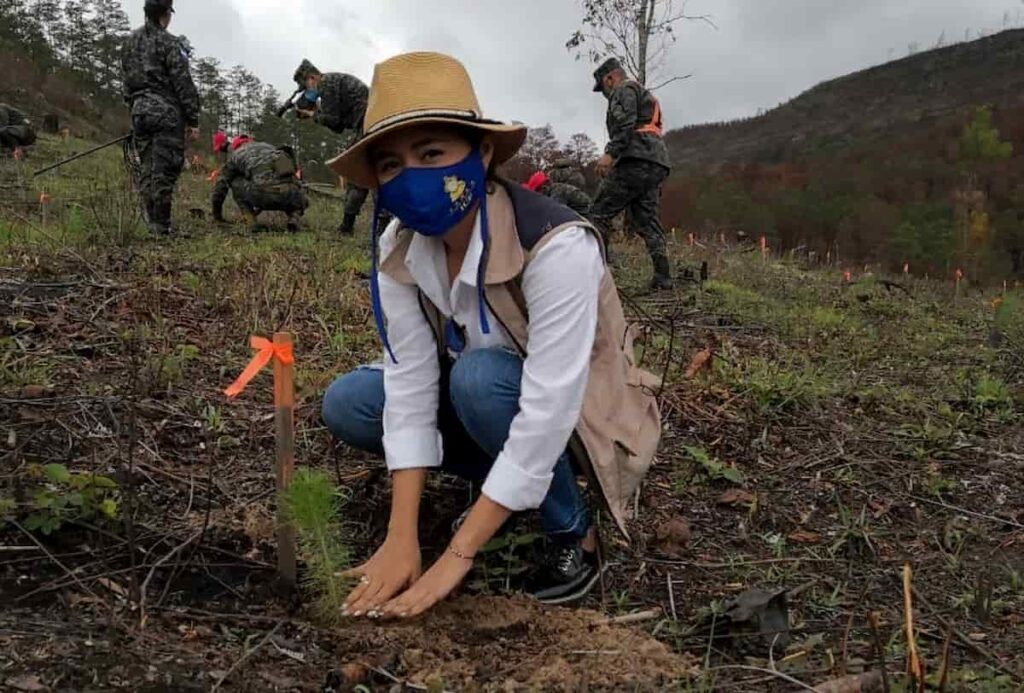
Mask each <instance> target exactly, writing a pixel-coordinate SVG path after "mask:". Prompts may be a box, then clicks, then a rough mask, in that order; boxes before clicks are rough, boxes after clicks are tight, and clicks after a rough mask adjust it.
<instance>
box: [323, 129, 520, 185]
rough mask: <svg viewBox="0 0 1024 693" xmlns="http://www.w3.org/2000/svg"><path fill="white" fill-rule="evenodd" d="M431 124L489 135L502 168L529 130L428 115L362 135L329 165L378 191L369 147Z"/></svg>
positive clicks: (345, 175) (347, 178)
mask: <svg viewBox="0 0 1024 693" xmlns="http://www.w3.org/2000/svg"><path fill="white" fill-rule="evenodd" d="M431 123H437V124H445V125H458V126H460V127H464V128H471V129H473V130H479V131H481V132H484V133H486V134H487V135H489V136H490V138H491V141H492V142H493V143H494V165H495V166H500V165H501V164H503V163H505V162H506V161H508V160H509V159H511V158H512V157H513V156H515V155H516V152H518V151H519V149H520V147H522V146H523V143H524V142H525V141H526V132H527V128H526V126H525V125H507V124H505V123H500V122H497V121H490V120H469V119H466V118H458V117H454V116H452V117H445V116H425V117H422V118H414V119H410V120H406V121H401V122H397V123H394V124H392V125H388V126H387V127H383V128H381V129H379V130H375V131H373V132H372V133H369V134H366V135H363V136H362V137H360V138H359V139H358V140H356V141H355V142H353V143H352V145H351V146H349V147H348V149H346V150H345V151H343V152H342V153H341V154H339V155H338V156H336V157H334V158H333V159H331V160H330V161H328V162H327V165H328V166H330V168H331V170H332V171H334V172H335V173H337V174H338V175H339V176H341V177H342V178H344V179H345V180H346V181H351V182H352V183H354V184H356V185H358V186H359V187H361V188H371V189H372V188H376V187H378V182H377V172H376V171H375V170H374V168H373V165H372V164H371V162H370V159H369V152H370V147H372V146H373V144H374V143H375V142H377V141H378V140H380V138H382V137H384V136H385V135H388V134H390V133H393V132H395V131H397V130H402V129H404V128H409V127H413V126H414V125H424V124H431Z"/></svg>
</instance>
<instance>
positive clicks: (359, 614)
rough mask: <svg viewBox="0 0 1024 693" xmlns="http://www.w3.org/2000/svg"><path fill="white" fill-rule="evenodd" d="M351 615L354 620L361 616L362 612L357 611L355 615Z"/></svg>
mask: <svg viewBox="0 0 1024 693" xmlns="http://www.w3.org/2000/svg"><path fill="white" fill-rule="evenodd" d="M352 615H353V616H355V617H356V618H359V617H360V616H362V615H363V612H362V611H357V612H355V613H354V614H352Z"/></svg>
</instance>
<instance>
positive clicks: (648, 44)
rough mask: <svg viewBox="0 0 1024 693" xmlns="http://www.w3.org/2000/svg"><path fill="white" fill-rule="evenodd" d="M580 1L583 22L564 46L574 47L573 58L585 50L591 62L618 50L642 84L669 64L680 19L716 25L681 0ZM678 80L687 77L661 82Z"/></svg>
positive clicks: (626, 64)
mask: <svg viewBox="0 0 1024 693" xmlns="http://www.w3.org/2000/svg"><path fill="white" fill-rule="evenodd" d="M579 2H580V5H581V7H582V8H583V11H584V14H583V19H582V27H581V28H580V29H579V30H577V31H576V32H574V33H573V35H572V36H571V37H570V39H569V40H568V41H567V42H566V48H568V49H569V50H570V51H575V52H576V56H577V58H579V57H580V56H581V54H586V55H587V56H588V57H590V58H591V60H593V61H594V62H597V61H599V60H600V59H601V58H602V57H605V56H607V55H609V54H611V55H618V57H619V58H620V59H621V60H622V63H623V67H625V68H626V70H627V71H628V72H629V73H631V74H632V76H633V77H635V78H636V79H637V81H639V82H640V83H642V84H647V83H648V82H652V81H657V76H658V74H659V73H660V72H661V71H662V70H664V69H665V68H666V67H667V65H668V62H669V61H668V58H669V48H670V47H671V46H672V44H674V43H675V42H676V39H677V36H676V31H675V27H676V25H677V24H678V23H680V22H702V23H705V24H708V25H709V26H711V27H713V28H715V29H717V28H718V27H717V25H716V24H715V23H714V21H713V20H712V19H711V15H707V14H689V13H687V11H686V9H687V5H688V3H687V2H685V0H683V1H681V0H579ZM584 44H590V46H589V47H585V46H584ZM688 76H689V75H687V77H688ZM679 79H686V77H673V78H672V79H670V80H667V81H663V82H661V83H660V84H659V86H665V85H666V84H670V83H672V82H674V81H677V80H679ZM656 88H657V87H656Z"/></svg>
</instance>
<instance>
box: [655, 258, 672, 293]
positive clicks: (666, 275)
mask: <svg viewBox="0 0 1024 693" xmlns="http://www.w3.org/2000/svg"><path fill="white" fill-rule="evenodd" d="M651 260H652V261H653V263H654V279H652V280H651V290H652V291H661V290H663V289H671V288H672V266H671V265H669V262H668V258H667V257H666V256H665V255H663V254H658V255H655V256H653V257H652V258H651Z"/></svg>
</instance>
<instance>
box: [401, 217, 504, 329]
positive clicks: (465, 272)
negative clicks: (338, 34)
mask: <svg viewBox="0 0 1024 693" xmlns="http://www.w3.org/2000/svg"><path fill="white" fill-rule="evenodd" d="M483 249H484V243H483V239H482V238H481V236H480V214H479V212H478V213H477V215H476V220H475V222H474V224H473V235H472V237H471V238H470V239H469V247H468V248H467V249H466V257H465V259H464V260H463V261H462V269H461V270H459V275H458V276H457V277H456V278H455V283H454V285H453V286H452V287H451V290H450V292H449V282H448V262H447V258H446V256H445V251H444V241H443V240H442V239H441V238H438V237H434V238H431V237H429V236H424V235H422V234H419V233H417V234H415V236H414V237H413V239H412V242H411V243H410V244H409V251H408V252H407V253H406V255H405V266H406V267H407V268H408V269H409V274H411V275H412V277H413V279H414V280H416V285H417V286H419V287H420V289H422V290H423V292H424V293H425V294H427V296H428V297H429V298H430V299H431V300H432V301H433V302H434V305H436V306H437V307H438V308H441V309H442V310H444V312H447V313H448V314H451V312H452V310H451V303H452V298H453V297H454V296H455V294H456V293H458V290H459V285H465V286H469V287H473V288H474V289H475V288H476V285H477V274H478V271H479V269H480V259H481V257H482V256H483ZM445 309H447V310H445Z"/></svg>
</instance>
